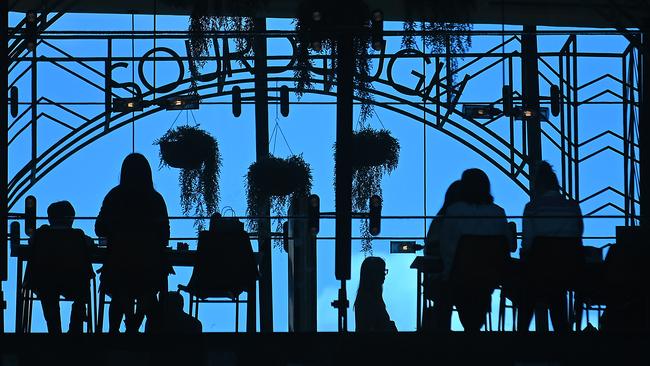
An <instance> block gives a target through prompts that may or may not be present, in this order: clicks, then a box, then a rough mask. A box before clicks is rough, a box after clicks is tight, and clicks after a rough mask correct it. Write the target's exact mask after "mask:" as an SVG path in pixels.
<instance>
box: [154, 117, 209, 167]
mask: <svg viewBox="0 0 650 366" xmlns="http://www.w3.org/2000/svg"><path fill="white" fill-rule="evenodd" d="M156 143H157V144H158V145H160V159H161V161H162V162H163V163H164V164H166V165H169V166H170V167H172V168H179V169H199V168H200V167H201V165H202V164H203V163H204V162H205V161H206V160H208V159H209V157H210V154H211V153H213V151H214V146H215V140H214V138H213V137H212V136H210V135H209V134H207V133H206V132H205V131H203V130H201V129H199V128H196V127H190V126H181V127H178V128H176V129H175V130H170V131H168V132H167V133H166V134H165V135H164V136H163V137H162V138H160V140H158V141H157V142H156Z"/></svg>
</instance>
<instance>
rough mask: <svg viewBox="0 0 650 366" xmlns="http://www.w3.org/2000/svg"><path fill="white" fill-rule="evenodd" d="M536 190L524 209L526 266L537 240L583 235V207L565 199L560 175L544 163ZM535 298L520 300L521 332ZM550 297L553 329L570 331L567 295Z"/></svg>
mask: <svg viewBox="0 0 650 366" xmlns="http://www.w3.org/2000/svg"><path fill="white" fill-rule="evenodd" d="M533 187H534V188H533V194H532V199H531V200H530V202H528V203H527V204H526V207H525V208H524V219H523V227H522V235H523V238H522V244H521V258H522V259H523V260H524V263H525V260H526V257H527V256H528V254H529V252H530V250H531V247H532V245H533V243H534V242H535V238H536V237H566V238H580V237H582V232H583V222H582V212H581V211H580V206H579V205H578V203H577V202H575V201H573V200H570V199H566V198H565V197H564V195H562V193H561V192H560V184H559V182H558V179H557V175H556V174H555V172H553V168H552V167H551V165H550V164H549V163H548V162H545V161H542V162H540V163H539V164H538V165H537V167H536V170H535V176H534V178H533ZM549 265H552V263H549ZM534 295H535V294H530V293H529V294H527V295H523V296H524V298H522V300H521V303H520V309H519V310H520V313H519V317H518V329H519V330H520V331H527V330H528V327H529V325H530V320H531V318H532V311H533V307H534V302H535V301H534V299H533V298H531V296H534ZM548 295H549V296H547V301H548V305H549V310H550V313H551V321H552V322H553V328H554V329H555V330H556V331H565V330H568V326H569V323H568V317H567V304H566V293H565V292H564V291H559V292H556V293H553V294H548ZM540 315H541V314H540ZM540 324H546V322H545V321H543V322H542V323H540ZM538 325H539V324H538Z"/></svg>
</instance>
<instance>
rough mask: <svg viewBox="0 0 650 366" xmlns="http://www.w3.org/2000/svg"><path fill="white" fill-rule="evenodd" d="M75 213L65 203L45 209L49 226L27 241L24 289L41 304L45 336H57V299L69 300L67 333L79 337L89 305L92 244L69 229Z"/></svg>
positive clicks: (87, 238)
mask: <svg viewBox="0 0 650 366" xmlns="http://www.w3.org/2000/svg"><path fill="white" fill-rule="evenodd" d="M74 216H75V211H74V207H72V204H71V203H70V202H68V201H60V202H55V203H53V204H51V205H50V206H49V207H48V208H47V218H48V221H49V223H50V225H49V226H48V225H43V226H41V227H40V228H38V230H36V232H35V233H34V236H33V237H32V238H31V239H30V247H31V261H30V263H29V265H28V269H27V272H26V274H25V282H26V287H27V288H30V289H31V290H32V291H34V293H36V295H37V296H38V298H39V299H40V300H41V306H42V307H43V316H44V317H45V321H46V323H47V331H48V332H49V333H61V310H60V307H59V297H60V296H63V297H64V298H65V299H67V300H72V301H73V303H72V310H71V312H70V326H69V329H68V332H69V333H81V332H82V330H83V322H84V320H85V318H86V304H88V303H89V302H90V288H89V280H90V279H91V278H93V277H94V272H93V268H92V262H91V261H90V246H91V245H92V240H91V239H90V238H89V237H88V236H86V235H85V234H84V232H83V231H82V230H80V229H73V228H72V223H73V222H74Z"/></svg>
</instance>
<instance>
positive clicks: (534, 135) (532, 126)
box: [521, 25, 548, 331]
mask: <svg viewBox="0 0 650 366" xmlns="http://www.w3.org/2000/svg"><path fill="white" fill-rule="evenodd" d="M536 31H537V30H536V27H535V26H534V25H525V26H524V32H523V35H522V37H521V81H522V83H521V84H522V92H523V107H524V109H527V110H532V111H534V113H533V116H532V117H530V118H527V119H526V118H524V121H523V123H525V127H526V129H525V130H526V136H525V139H526V146H527V152H528V173H529V174H530V178H529V179H530V180H529V182H528V186H529V188H530V194H531V195H532V194H533V189H534V187H533V182H534V177H535V166H536V165H537V163H538V162H539V161H541V160H542V130H541V126H540V118H539V76H538V73H539V69H538V65H537V34H536ZM535 329H536V330H538V331H541V330H548V320H547V316H546V309H542V308H536V309H535Z"/></svg>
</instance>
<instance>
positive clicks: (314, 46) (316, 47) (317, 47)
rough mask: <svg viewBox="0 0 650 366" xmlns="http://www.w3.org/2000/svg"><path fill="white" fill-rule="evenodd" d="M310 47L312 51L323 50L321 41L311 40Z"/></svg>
mask: <svg viewBox="0 0 650 366" xmlns="http://www.w3.org/2000/svg"><path fill="white" fill-rule="evenodd" d="M311 48H312V49H313V50H314V51H317V52H320V51H322V50H323V44H322V43H321V41H313V42H312V43H311Z"/></svg>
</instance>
